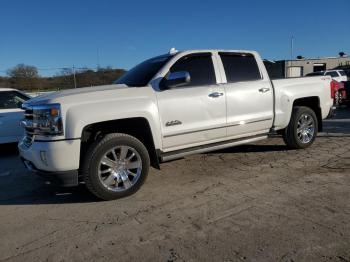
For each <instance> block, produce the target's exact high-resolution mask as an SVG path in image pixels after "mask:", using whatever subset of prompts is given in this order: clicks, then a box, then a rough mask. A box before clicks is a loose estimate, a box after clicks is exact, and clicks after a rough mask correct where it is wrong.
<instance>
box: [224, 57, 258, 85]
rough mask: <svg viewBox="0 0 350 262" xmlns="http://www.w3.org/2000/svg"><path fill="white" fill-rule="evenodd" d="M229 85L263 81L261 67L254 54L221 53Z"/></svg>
mask: <svg viewBox="0 0 350 262" xmlns="http://www.w3.org/2000/svg"><path fill="white" fill-rule="evenodd" d="M219 55H220V57H221V61H222V64H223V66H224V70H225V74H226V79H227V83H235V82H243V81H256V80H261V79H262V76H261V73H260V69H259V66H258V64H257V62H256V59H255V57H254V55H253V54H248V53H231V52H219Z"/></svg>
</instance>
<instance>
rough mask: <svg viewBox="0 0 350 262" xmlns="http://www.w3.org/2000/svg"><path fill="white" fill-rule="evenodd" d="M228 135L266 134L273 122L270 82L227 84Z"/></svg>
mask: <svg viewBox="0 0 350 262" xmlns="http://www.w3.org/2000/svg"><path fill="white" fill-rule="evenodd" d="M225 89H226V96H227V125H228V128H227V135H228V136H236V135H241V134H248V133H254V132H260V131H263V130H265V131H266V132H268V131H269V129H270V128H271V126H272V122H273V102H272V101H273V92H272V87H271V85H270V82H269V81H264V80H259V81H252V82H241V83H229V84H225Z"/></svg>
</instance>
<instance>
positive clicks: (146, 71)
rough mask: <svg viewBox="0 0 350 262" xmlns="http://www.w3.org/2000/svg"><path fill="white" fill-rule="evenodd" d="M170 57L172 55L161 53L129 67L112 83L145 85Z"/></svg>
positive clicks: (135, 85)
mask: <svg viewBox="0 0 350 262" xmlns="http://www.w3.org/2000/svg"><path fill="white" fill-rule="evenodd" d="M172 57H173V56H172V55H162V56H157V57H154V58H151V59H148V60H146V61H144V62H142V63H140V64H138V65H137V66H135V67H134V68H132V69H130V70H129V71H128V72H126V73H125V74H124V75H122V76H121V77H120V78H119V79H117V80H116V81H115V82H114V83H115V84H125V85H127V86H134V87H141V86H145V85H147V84H148V83H149V82H150V81H151V79H152V78H153V77H154V76H155V74H156V73H157V72H158V71H159V70H160V69H161V68H162V67H163V66H164V65H165V64H166V63H167V62H168V61H169V60H170V58H172Z"/></svg>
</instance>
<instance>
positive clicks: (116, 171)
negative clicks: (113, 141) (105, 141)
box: [98, 146, 142, 192]
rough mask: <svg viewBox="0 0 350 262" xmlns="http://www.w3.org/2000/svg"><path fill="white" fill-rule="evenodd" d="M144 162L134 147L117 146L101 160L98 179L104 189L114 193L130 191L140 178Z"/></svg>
mask: <svg viewBox="0 0 350 262" xmlns="http://www.w3.org/2000/svg"><path fill="white" fill-rule="evenodd" d="M141 171H142V160H141V157H140V154H139V153H138V152H137V151H136V150H135V149H134V148H132V147H129V146H117V147H114V148H112V149H111V150H109V151H108V152H107V153H106V154H104V155H103V157H102V158H101V160H100V162H99V165H98V177H99V179H100V181H101V183H102V185H103V186H104V187H106V188H107V189H108V190H111V191H114V192H121V191H125V190H127V189H129V188H130V187H132V186H133V185H135V183H136V182H137V180H138V179H139V178H140V175H141Z"/></svg>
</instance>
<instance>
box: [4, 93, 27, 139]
mask: <svg viewBox="0 0 350 262" xmlns="http://www.w3.org/2000/svg"><path fill="white" fill-rule="evenodd" d="M29 99H30V97H29V96H28V95H26V94H24V93H22V92H20V91H18V90H15V89H10V88H0V144H5V143H15V142H18V141H19V140H20V138H21V137H22V136H23V134H24V129H23V127H21V126H20V123H21V121H22V120H23V118H24V115H23V114H24V111H23V110H22V104H23V103H24V102H25V101H27V100H29Z"/></svg>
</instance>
